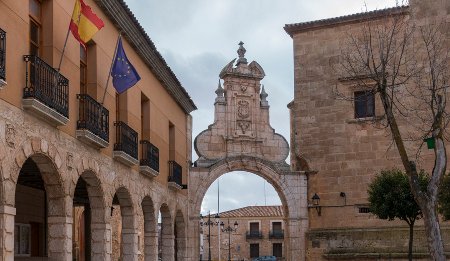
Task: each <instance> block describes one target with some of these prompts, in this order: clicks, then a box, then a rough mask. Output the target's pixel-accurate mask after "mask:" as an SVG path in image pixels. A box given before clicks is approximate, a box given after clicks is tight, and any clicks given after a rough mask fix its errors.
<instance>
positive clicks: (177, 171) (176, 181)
mask: <svg viewBox="0 0 450 261" xmlns="http://www.w3.org/2000/svg"><path fill="white" fill-rule="evenodd" d="M182 175H183V168H182V167H181V166H180V165H179V164H178V163H176V162H175V161H173V160H170V161H169V184H168V185H169V188H172V189H175V190H180V189H182V188H183V185H182V178H183V176H182Z"/></svg>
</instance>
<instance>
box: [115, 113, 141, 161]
mask: <svg viewBox="0 0 450 261" xmlns="http://www.w3.org/2000/svg"><path fill="white" fill-rule="evenodd" d="M114 125H115V126H116V143H115V144H114V150H115V151H122V152H124V153H126V154H128V155H129V156H131V157H132V158H134V159H136V160H137V159H138V141H137V140H138V134H137V132H136V131H135V130H133V129H132V128H130V126H128V125H127V124H125V123H124V122H122V121H117V122H114Z"/></svg>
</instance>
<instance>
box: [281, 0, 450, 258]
mask: <svg viewBox="0 0 450 261" xmlns="http://www.w3.org/2000/svg"><path fill="white" fill-rule="evenodd" d="M393 18H400V19H402V20H403V21H407V23H409V24H410V25H416V26H418V27H420V26H424V25H431V26H433V25H436V26H441V32H442V34H443V35H444V38H446V39H444V44H445V45H444V46H446V47H445V48H447V49H448V48H449V46H450V45H449V40H450V38H449V32H450V26H449V22H448V21H449V18H450V2H449V1H416V0H414V1H409V6H399V7H394V8H389V9H383V10H377V11H372V12H365V13H360V14H353V15H348V16H343V17H337V18H331V19H324V20H318V21H311V22H304V23H297V24H289V25H286V26H285V27H284V29H285V31H286V32H287V33H288V34H289V35H290V36H291V37H292V39H293V47H294V48H293V50H294V74H295V87H294V100H293V102H292V103H290V104H289V106H288V107H289V108H290V110H291V165H292V166H293V168H294V169H296V170H303V171H308V173H309V174H308V197H307V198H308V204H309V206H310V207H309V214H308V216H309V231H308V232H307V236H306V245H305V248H306V249H307V250H306V253H307V255H306V258H307V260H326V259H330V258H332V259H334V260H343V259H345V260H349V259H351V260H369V259H376V260H391V259H394V258H395V259H406V257H407V254H406V253H407V250H408V243H407V242H408V228H407V226H405V225H406V223H403V222H400V221H385V220H380V219H377V218H376V217H375V216H374V215H373V214H371V213H370V211H369V205H368V194H367V189H368V184H369V183H370V182H371V181H372V179H373V178H374V177H375V175H376V174H378V173H379V172H380V171H381V170H384V169H391V168H394V167H398V168H402V165H401V161H400V158H399V154H398V152H397V148H396V147H395V146H391V145H392V138H391V136H390V132H389V129H386V128H384V127H383V114H384V112H383V107H382V104H381V100H380V99H379V97H378V96H377V95H375V94H372V95H369V96H370V97H369V96H367V95H366V94H367V93H366V92H364V89H362V88H361V86H359V85H358V83H356V84H355V82H351V80H348V79H345V76H344V78H343V76H342V75H340V73H339V71H337V70H336V67H335V65H336V64H338V63H339V61H341V60H342V59H343V58H342V56H341V55H342V50H343V49H344V48H345V46H346V44H348V39H349V37H350V36H351V35H358V34H361V31H362V30H363V28H364V26H365V25H367V23H369V22H371V23H375V24H378V25H382V24H383V23H387V21H388V20H389V19H393ZM415 40H416V41H421V40H420V39H415ZM417 55H421V54H420V53H419V54H417ZM337 88H340V90H342V89H343V90H345V93H346V94H347V97H350V98H351V99H345V98H342V97H338V96H337V95H336V92H335V90H336V89H337ZM361 95H363V96H361ZM359 97H364V99H360V98H359ZM367 97H369V98H367ZM400 124H401V129H402V130H403V131H409V130H412V126H411V125H408V123H407V122H406V121H402V122H401V123H400ZM405 135H406V134H405ZM409 149H411V150H409V152H410V153H411V155H415V154H414V153H417V150H416V151H414V149H415V148H413V147H410V148H409ZM420 156H421V157H420V158H419V159H418V166H419V167H420V168H423V169H425V170H426V171H431V169H432V166H433V165H432V164H433V162H434V158H433V155H432V150H431V151H428V150H426V148H423V147H422V150H421V153H420ZM319 199H320V203H319V202H318V200H319ZM314 200H316V202H313V201H314ZM314 203H316V204H314ZM441 228H442V231H443V237H444V242H445V244H446V248H447V249H448V247H449V242H450V237H449V233H448V232H449V227H448V224H447V222H442V223H441ZM414 255H415V258H417V260H419V259H421V258H423V259H427V258H428V256H427V243H426V238H425V235H424V232H423V226H421V224H420V222H419V223H418V226H416V232H415V236H414Z"/></svg>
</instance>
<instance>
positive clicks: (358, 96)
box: [354, 91, 375, 119]
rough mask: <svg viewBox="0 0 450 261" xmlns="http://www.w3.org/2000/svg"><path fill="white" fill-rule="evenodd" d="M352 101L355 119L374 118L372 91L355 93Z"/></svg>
mask: <svg viewBox="0 0 450 261" xmlns="http://www.w3.org/2000/svg"><path fill="white" fill-rule="evenodd" d="M354 100H355V118H356V119H358V118H368V117H374V116H375V95H374V94H373V92H372V91H357V92H355V93H354Z"/></svg>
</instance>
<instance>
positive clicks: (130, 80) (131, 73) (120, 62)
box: [111, 37, 141, 93]
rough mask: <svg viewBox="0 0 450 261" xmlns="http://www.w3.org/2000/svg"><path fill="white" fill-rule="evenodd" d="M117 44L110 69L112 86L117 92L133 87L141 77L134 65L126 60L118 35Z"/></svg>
mask: <svg viewBox="0 0 450 261" xmlns="http://www.w3.org/2000/svg"><path fill="white" fill-rule="evenodd" d="M118 41H119V43H118V44H117V52H116V57H115V58H114V64H113V67H112V69H111V76H112V77H113V86H114V88H115V89H116V90H117V92H118V93H122V92H124V91H126V90H128V89H129V88H131V87H133V85H135V84H136V83H137V82H138V81H139V80H140V79H141V77H140V76H139V74H138V73H137V72H136V69H134V66H133V65H132V64H131V63H130V61H128V58H127V55H126V54H125V51H124V50H123V46H122V38H121V37H119V40H118Z"/></svg>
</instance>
